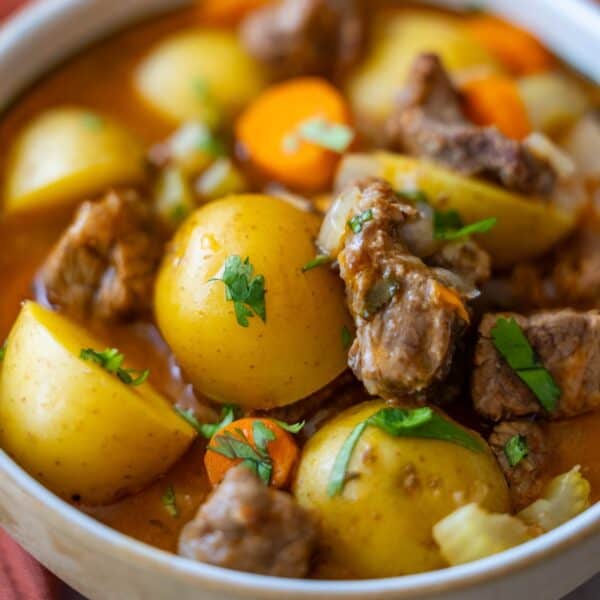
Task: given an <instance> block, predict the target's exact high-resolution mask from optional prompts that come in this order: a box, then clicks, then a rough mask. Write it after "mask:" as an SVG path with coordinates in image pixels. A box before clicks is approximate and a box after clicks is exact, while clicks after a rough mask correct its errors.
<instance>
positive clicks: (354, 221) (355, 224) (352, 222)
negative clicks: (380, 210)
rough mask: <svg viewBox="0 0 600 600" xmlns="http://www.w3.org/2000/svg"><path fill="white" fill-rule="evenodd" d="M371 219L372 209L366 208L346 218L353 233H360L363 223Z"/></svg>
mask: <svg viewBox="0 0 600 600" xmlns="http://www.w3.org/2000/svg"><path fill="white" fill-rule="evenodd" d="M372 220H373V210H372V209H371V208H368V209H367V210H365V211H363V212H361V213H360V214H359V215H354V216H353V217H352V218H351V219H349V220H348V227H350V229H351V230H352V232H353V233H360V232H361V231H362V228H363V225H364V224H365V223H368V222H369V221H372Z"/></svg>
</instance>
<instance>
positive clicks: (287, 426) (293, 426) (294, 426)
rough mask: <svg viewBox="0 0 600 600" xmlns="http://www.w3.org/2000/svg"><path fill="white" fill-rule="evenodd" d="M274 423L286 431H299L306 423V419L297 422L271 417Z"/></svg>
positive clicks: (294, 432)
mask: <svg viewBox="0 0 600 600" xmlns="http://www.w3.org/2000/svg"><path fill="white" fill-rule="evenodd" d="M271 421H273V423H275V425H279V427H281V429H283V430H284V431H287V432H288V433H293V434H296V433H300V432H301V431H302V428H303V427H304V425H306V421H298V423H286V422H285V421H280V420H279V419H271Z"/></svg>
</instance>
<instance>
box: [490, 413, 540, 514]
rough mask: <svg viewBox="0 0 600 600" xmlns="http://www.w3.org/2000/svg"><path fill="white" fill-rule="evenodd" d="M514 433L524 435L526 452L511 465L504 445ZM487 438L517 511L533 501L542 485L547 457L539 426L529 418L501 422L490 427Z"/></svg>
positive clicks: (538, 494) (537, 496)
mask: <svg viewBox="0 0 600 600" xmlns="http://www.w3.org/2000/svg"><path fill="white" fill-rule="evenodd" d="M515 435H520V436H523V437H524V438H525V441H526V442H527V447H528V453H527V456H526V457H525V458H523V459H522V460H521V462H519V463H518V464H516V465H515V466H514V467H512V466H511V465H510V463H509V462H508V458H507V456H506V453H505V452H504V447H505V445H506V443H507V442H508V441H509V440H510V439H511V438H512V437H513V436H515ZM488 441H489V444H490V447H491V448H492V450H493V452H494V454H495V455H496V458H497V459H498V463H499V464H500V467H501V468H502V471H504V475H505V477H506V480H507V481H508V485H509V487H510V493H511V497H512V500H513V506H514V508H515V509H516V510H521V509H522V508H525V507H526V506H527V505H529V504H531V503H532V502H533V501H534V500H537V499H538V498H539V496H540V494H541V492H542V488H543V485H544V481H545V479H544V473H545V470H546V465H547V464H548V457H549V453H548V447H547V445H546V440H545V438H544V433H543V431H542V429H541V427H540V426H539V425H536V424H535V423H532V422H531V421H502V422H501V423H498V425H496V427H494V430H493V431H492V434H491V435H490V438H489V440H488Z"/></svg>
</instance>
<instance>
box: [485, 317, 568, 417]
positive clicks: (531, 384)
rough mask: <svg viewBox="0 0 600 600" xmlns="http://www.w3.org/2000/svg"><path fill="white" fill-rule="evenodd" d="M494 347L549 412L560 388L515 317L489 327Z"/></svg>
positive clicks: (499, 321)
mask: <svg viewBox="0 0 600 600" xmlns="http://www.w3.org/2000/svg"><path fill="white" fill-rule="evenodd" d="M491 334H492V341H493V342H494V346H495V347H496V350H498V352H499V353H500V355H501V356H502V358H504V360H506V362H507V363H508V364H509V366H510V368H511V369H512V370H513V371H514V372H515V373H516V374H517V375H518V377H519V378H520V379H521V380H522V381H523V382H524V383H525V385H527V387H528V388H529V389H530V390H531V391H532V392H533V393H534V394H535V396H536V398H537V399H538V400H539V402H540V404H541V405H542V406H543V407H544V408H545V409H546V410H547V411H548V412H552V411H554V410H555V409H556V404H557V401H558V399H559V398H560V394H561V390H560V388H559V387H558V385H557V384H556V382H555V381H554V378H553V377H552V375H551V374H550V372H549V371H548V370H547V369H546V368H545V367H544V365H543V364H542V363H541V362H540V360H539V359H538V357H537V356H536V353H535V352H534V350H533V348H532V347H531V345H530V344H529V341H528V340H527V338H526V337H525V334H524V333H523V330H522V329H521V327H519V324H518V323H517V322H516V321H515V320H514V318H512V317H511V318H510V319H503V318H499V319H498V320H497V321H496V324H495V325H494V327H492V330H491Z"/></svg>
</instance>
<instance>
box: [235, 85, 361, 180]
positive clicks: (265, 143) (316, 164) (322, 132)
mask: <svg viewBox="0 0 600 600" xmlns="http://www.w3.org/2000/svg"><path fill="white" fill-rule="evenodd" d="M349 124H350V120H349V111H348V107H347V105H346V102H345V100H344V98H343V97H342V95H341V94H340V93H339V92H338V91H337V90H336V89H335V88H334V87H333V86H332V85H331V84H330V83H328V82H327V81H325V80H323V79H319V78H314V77H305V78H298V79H292V80H289V81H287V82H285V83H281V84H278V85H275V86H272V87H271V88H269V89H267V90H266V91H265V92H263V93H262V94H261V95H260V96H259V97H258V98H256V99H255V101H254V102H253V103H252V104H251V105H250V106H249V107H248V108H247V109H246V111H245V112H244V113H243V114H242V115H241V116H240V118H239V120H238V122H237V125H236V135H237V139H238V141H239V143H240V144H241V146H242V149H243V152H245V154H246V156H247V158H248V160H249V161H250V162H251V163H252V164H253V165H254V166H255V167H256V168H257V169H258V170H259V171H260V172H261V173H262V174H263V175H264V176H266V177H269V178H272V179H275V180H276V181H279V182H281V183H283V184H284V185H288V186H290V187H292V188H294V189H298V190H302V191H318V190H322V189H324V188H326V187H327V186H328V185H329V184H330V183H331V180H332V178H333V174H334V171H335V168H336V166H337V163H338V161H339V158H340V154H341V153H343V151H344V150H345V149H346V147H347V145H349V143H350V142H351V140H352V130H351V129H350V128H349ZM336 144H338V145H337V146H336Z"/></svg>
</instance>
